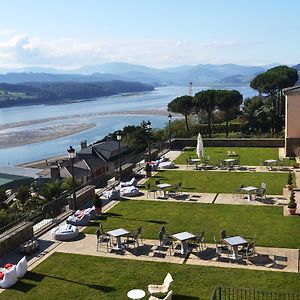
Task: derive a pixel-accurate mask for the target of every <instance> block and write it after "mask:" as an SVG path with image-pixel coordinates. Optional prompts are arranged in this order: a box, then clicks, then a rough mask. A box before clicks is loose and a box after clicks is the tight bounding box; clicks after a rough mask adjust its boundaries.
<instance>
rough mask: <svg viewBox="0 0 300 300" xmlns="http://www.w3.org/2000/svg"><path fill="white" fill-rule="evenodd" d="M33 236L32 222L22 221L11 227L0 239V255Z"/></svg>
mask: <svg viewBox="0 0 300 300" xmlns="http://www.w3.org/2000/svg"><path fill="white" fill-rule="evenodd" d="M32 238H33V223H32V222H24V223H23V224H20V225H17V226H16V227H14V228H12V229H11V230H10V231H9V232H8V233H7V234H5V235H3V236H2V237H1V239H0V257H3V256H4V255H5V254H7V253H8V252H10V251H12V250H13V249H15V248H16V247H18V246H19V245H21V244H22V243H24V242H26V241H28V240H30V239H32Z"/></svg>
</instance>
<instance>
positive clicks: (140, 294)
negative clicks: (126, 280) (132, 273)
mask: <svg viewBox="0 0 300 300" xmlns="http://www.w3.org/2000/svg"><path fill="white" fill-rule="evenodd" d="M145 295H146V293H145V291H143V290H140V289H134V290H131V291H129V292H128V293H127V297H128V298H130V299H143V298H144V297H145Z"/></svg>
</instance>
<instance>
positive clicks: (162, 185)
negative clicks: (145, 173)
mask: <svg viewBox="0 0 300 300" xmlns="http://www.w3.org/2000/svg"><path fill="white" fill-rule="evenodd" d="M156 186H157V187H158V188H159V189H160V190H162V191H163V193H164V198H167V188H170V187H172V184H169V183H160V184H157V185H156Z"/></svg>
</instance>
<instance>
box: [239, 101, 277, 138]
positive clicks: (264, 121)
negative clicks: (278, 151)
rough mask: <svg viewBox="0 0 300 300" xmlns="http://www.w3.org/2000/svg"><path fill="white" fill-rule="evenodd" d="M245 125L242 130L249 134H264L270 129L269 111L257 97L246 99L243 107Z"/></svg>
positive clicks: (266, 105) (266, 104)
mask: <svg viewBox="0 0 300 300" xmlns="http://www.w3.org/2000/svg"><path fill="white" fill-rule="evenodd" d="M243 116H244V118H245V121H246V125H245V126H244V128H243V130H244V131H246V132H251V133H265V132H269V131H270V130H271V128H272V118H271V109H270V107H269V105H268V103H267V102H266V103H264V101H263V99H262V98H261V97H259V96H255V97H252V98H247V99H246V100H245V101H244V105H243Z"/></svg>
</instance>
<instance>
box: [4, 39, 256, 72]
mask: <svg viewBox="0 0 300 300" xmlns="http://www.w3.org/2000/svg"><path fill="white" fill-rule="evenodd" d="M256 46H257V45H256V44H254V43H252V45H251V43H248V44H240V43H236V42H234V41H210V42H206V43H200V42H197V41H180V40H166V39H164V40H154V39H139V40H120V39H118V40H113V39H111V40H109V39H98V40H95V41H82V40H78V39H70V38H67V37H61V38H59V39H56V40H51V41H48V40H40V39H37V38H34V37H29V36H26V35H15V36H13V37H12V38H10V39H8V40H7V41H5V42H2V43H0V58H1V63H2V65H0V67H8V66H28V65H35V66H37V65H40V66H52V67H60V68H76V67H79V66H83V65H90V64H101V63H105V62H111V61H123V62H129V63H136V64H143V65H148V66H153V67H167V66H175V65H184V64H198V63H222V62H223V63H226V62H233V63H234V62H237V61H236V60H235V59H238V58H237V57H236V55H234V53H235V51H241V49H243V48H246V47H247V48H249V47H256ZM236 53H237V52H236ZM239 59H241V58H239ZM4 62H5V64H4Z"/></svg>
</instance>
